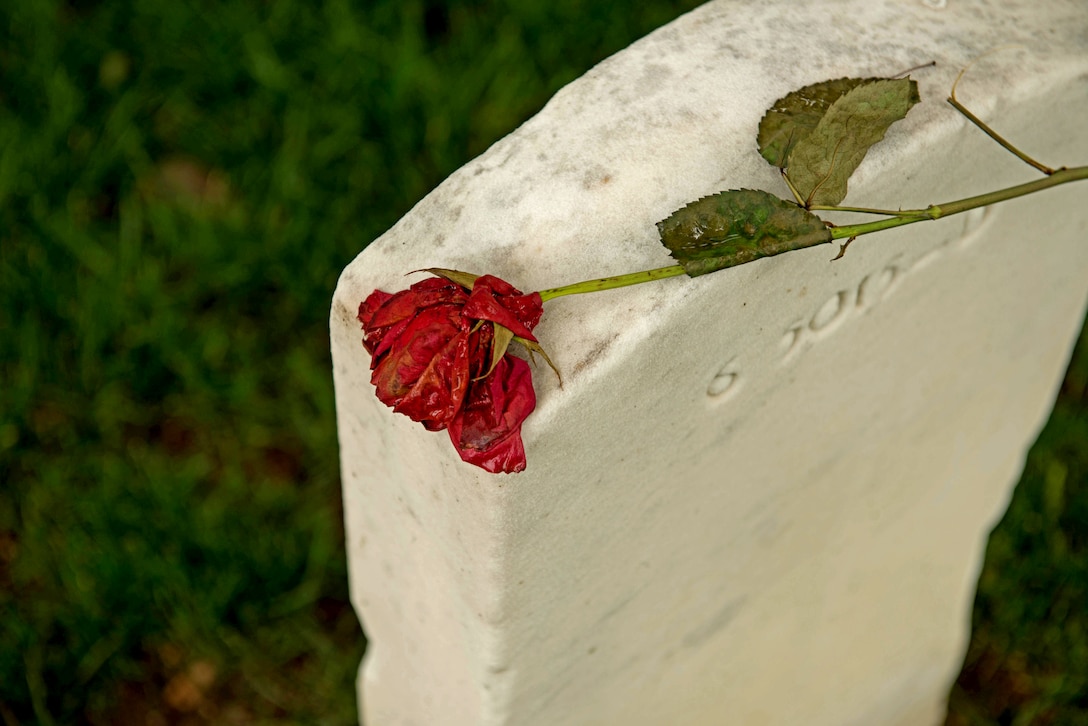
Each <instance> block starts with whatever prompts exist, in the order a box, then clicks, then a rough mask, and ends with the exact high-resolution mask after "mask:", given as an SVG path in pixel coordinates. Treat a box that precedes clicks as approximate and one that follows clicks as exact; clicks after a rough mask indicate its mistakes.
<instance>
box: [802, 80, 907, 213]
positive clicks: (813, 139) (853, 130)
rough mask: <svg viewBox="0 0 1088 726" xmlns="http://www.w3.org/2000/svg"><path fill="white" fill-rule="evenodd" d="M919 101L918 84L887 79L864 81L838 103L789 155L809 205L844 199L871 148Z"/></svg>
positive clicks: (825, 204)
mask: <svg viewBox="0 0 1088 726" xmlns="http://www.w3.org/2000/svg"><path fill="white" fill-rule="evenodd" d="M919 100H920V99H919V96H918V84H917V83H915V82H914V81H912V80H910V79H909V78H886V79H880V80H876V81H871V82H865V83H862V84H861V85H858V86H856V87H855V88H852V89H850V90H849V91H847V92H846V93H844V94H842V96H840V97H839V98H838V99H837V100H836V101H834V102H833V103H832V104H831V105H830V107H829V108H828V109H827V111H826V112H825V113H824V114H823V116H822V117H821V118H820V121H819V123H817V124H816V126H815V127H814V128H813V129H812V130H811V132H810V133H809V134H808V135H806V136H804V138H802V139H801V140H799V141H797V142H796V143H794V144H793V145H792V147H791V148H790V149H789V152H788V157H787V159H786V176H787V178H788V179H789V181H790V183H791V184H792V185H793V188H794V190H795V191H796V192H797V194H798V195H799V196H800V197H801V199H803V200H804V202H805V206H806V207H810V206H833V205H836V204H838V203H839V202H841V201H842V200H843V198H844V197H845V196H846V185H847V181H848V180H849V179H850V175H851V174H853V173H854V170H855V169H857V168H858V165H859V164H861V161H862V159H864V158H865V154H866V153H867V152H868V151H869V147H870V146H872V145H873V144H875V143H877V142H878V141H880V140H881V139H883V138H884V132H886V131H887V130H888V127H889V126H891V125H892V124H893V123H895V122H896V121H898V120H899V119H901V118H903V117H904V116H906V115H907V111H909V110H910V109H911V107H912V106H914V104H916V103H918V101H919Z"/></svg>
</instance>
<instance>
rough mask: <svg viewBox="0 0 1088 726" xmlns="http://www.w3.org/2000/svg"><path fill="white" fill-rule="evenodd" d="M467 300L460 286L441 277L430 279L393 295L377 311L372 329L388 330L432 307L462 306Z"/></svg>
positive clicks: (373, 317)
mask: <svg viewBox="0 0 1088 726" xmlns="http://www.w3.org/2000/svg"><path fill="white" fill-rule="evenodd" d="M467 299H468V295H467V294H466V293H465V290H464V288H463V287H461V286H460V285H457V284H455V283H452V282H450V281H449V280H443V279H442V278H440V277H428V278H427V279H426V280H420V281H419V282H417V283H415V284H414V285H412V286H411V287H409V288H408V289H407V290H401V291H400V292H398V293H396V294H394V295H392V296H391V297H390V298H389V299H388V300H387V301H386V302H385V303H384V304H383V305H382V306H381V307H380V308H379V309H378V310H376V311H375V313H374V315H373V316H372V317H371V319H370V327H371V328H386V327H389V326H391V325H394V324H396V323H398V322H400V321H401V320H405V319H407V318H410V317H412V316H414V315H415V314H416V313H417V312H418V311H420V310H422V309H425V308H428V307H430V306H432V305H442V304H456V305H462V304H464V302H465V300H467Z"/></svg>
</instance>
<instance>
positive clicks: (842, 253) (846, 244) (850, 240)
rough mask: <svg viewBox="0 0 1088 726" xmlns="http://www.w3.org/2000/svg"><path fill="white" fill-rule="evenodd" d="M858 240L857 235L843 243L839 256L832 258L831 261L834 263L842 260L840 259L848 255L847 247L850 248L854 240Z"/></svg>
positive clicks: (840, 246)
mask: <svg viewBox="0 0 1088 726" xmlns="http://www.w3.org/2000/svg"><path fill="white" fill-rule="evenodd" d="M857 238H858V236H857V235H854V236H853V237H851V238H850V239H848V240H846V242H845V243H843V244H841V245H839V254H837V255H835V256H834V257H832V258H831V261H832V262H834V261H835V260H840V259H842V256H843V255H845V254H846V248H847V247H849V246H850V243H851V242H853V241H854V240H856V239H857Z"/></svg>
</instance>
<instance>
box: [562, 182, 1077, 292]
mask: <svg viewBox="0 0 1088 726" xmlns="http://www.w3.org/2000/svg"><path fill="white" fill-rule="evenodd" d="M1081 179H1088V166H1076V167H1072V168H1069V169H1058V170H1057V171H1055V172H1054V173H1053V174H1051V175H1050V176H1048V177H1045V178H1043V179H1036V180H1035V181H1031V182H1027V183H1025V184H1017V185H1016V186H1012V187H1008V188H1007V189H999V190H997V191H996V192H987V193H986V194H979V195H978V196H975V197H967V198H966V199H959V200H956V201H954V202H946V203H945V204H931V205H930V206H928V207H926V208H925V209H911V210H906V211H902V212H895V213H894V214H895V215H896V216H894V217H889V218H887V219H878V220H876V221H875V222H864V223H862V224H848V225H843V226H840V227H832V228H831V239H849V238H851V237H858V236H860V235H863V234H870V233H872V232H879V231H880V230H882V229H891V228H892V227H901V226H903V225H905V224H914V223H915V222H924V221H926V220H932V219H941V218H942V217H949V216H951V215H953V214H959V213H960V212H966V211H968V210H970V209H977V208H978V207H986V206H989V205H991V204H996V203H997V202H1003V201H1005V200H1007V199H1014V198H1016V197H1021V196H1024V195H1025V194H1031V193H1032V192H1038V191H1042V190H1043V189H1049V188H1050V187H1056V186H1058V185H1059V184H1065V183H1068V182H1072V181H1078V180H1081ZM859 211H860V210H859ZM864 211H869V210H864ZM878 213H883V212H878ZM683 274H684V268H683V267H681V266H680V265H669V266H668V267H658V268H657V269H654V270H643V271H642V272H631V273H628V274H626V275H616V276H615V277H602V278H599V279H596V280H585V281H583V282H575V283H573V284H571V285H563V286H562V287H553V288H549V289H547V290H541V291H540V299H541V301H547V300H553V299H555V298H557V297H563V296H564V295H578V294H580V293H584V292H600V291H601V290H612V289H614V288H617V287H627V286H628V285H639V284H642V283H643V282H652V281H654V280H664V279H665V278H667V277H677V276H678V275H683Z"/></svg>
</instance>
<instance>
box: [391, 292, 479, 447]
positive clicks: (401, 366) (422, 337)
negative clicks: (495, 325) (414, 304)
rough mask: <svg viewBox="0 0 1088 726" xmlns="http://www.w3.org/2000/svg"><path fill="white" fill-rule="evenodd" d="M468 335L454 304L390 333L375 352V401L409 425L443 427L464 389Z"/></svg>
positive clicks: (430, 310) (436, 307)
mask: <svg viewBox="0 0 1088 726" xmlns="http://www.w3.org/2000/svg"><path fill="white" fill-rule="evenodd" d="M467 333H468V331H467V330H465V329H464V320H463V318H462V317H461V315H460V307H459V306H457V305H433V306H431V307H429V308H425V309H424V310H421V311H419V313H418V314H417V315H416V316H415V317H414V318H412V319H411V320H409V321H407V322H406V323H405V324H404V325H403V329H400V330H399V331H393V332H390V333H389V334H388V335H386V337H385V339H384V340H383V341H382V347H381V348H379V350H378V351H376V352H375V357H374V360H375V361H378V362H377V365H376V366H375V367H374V373H373V374H372V375H371V378H370V380H371V382H372V383H373V384H374V386H375V388H376V393H377V396H378V399H379V400H380V401H381V402H382V403H384V404H386V405H387V406H391V407H393V409H394V410H395V411H397V412H398V413H403V414H405V415H406V416H408V417H409V418H411V419H412V420H413V421H424V420H430V421H432V422H433V425H434V426H437V427H438V428H441V427H442V426H444V425H445V424H446V423H448V421H449V420H450V419H451V418H452V417H453V416H454V415H455V414H456V413H457V410H458V409H459V408H460V406H461V403H462V401H463V400H464V394H465V390H466V389H467V387H468V379H469V377H470V376H469V363H470V361H469V358H468V341H467V340H466V339H465V338H466V336H467ZM386 347H388V355H385V354H384V352H383V348H386Z"/></svg>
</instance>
